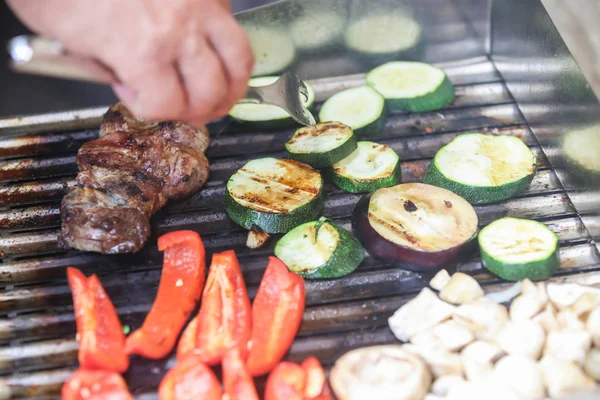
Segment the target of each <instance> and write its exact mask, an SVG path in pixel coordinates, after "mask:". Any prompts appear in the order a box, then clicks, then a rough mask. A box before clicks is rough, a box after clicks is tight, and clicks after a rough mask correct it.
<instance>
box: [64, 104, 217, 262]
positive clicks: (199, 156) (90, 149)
mask: <svg viewBox="0 0 600 400" xmlns="http://www.w3.org/2000/svg"><path fill="white" fill-rule="evenodd" d="M208 143H209V136H208V131H207V130H206V128H193V127H191V126H190V125H187V124H184V123H181V122H172V121H167V122H148V121H144V120H141V119H138V118H136V117H134V116H133V115H132V114H131V112H130V111H129V110H128V109H127V108H125V106H123V105H122V104H121V103H117V104H116V105H114V106H112V107H111V108H110V109H109V110H108V111H107V112H106V114H105V115H104V118H103V120H102V125H101V127H100V138H99V139H96V140H93V141H91V142H88V143H85V144H84V145H83V146H81V148H80V149H79V152H78V153H77V165H78V166H79V170H80V172H79V174H78V175H77V180H76V182H77V184H76V186H74V187H73V188H72V189H70V190H69V192H68V193H67V195H66V196H65V197H64V198H63V201H62V204H61V216H62V243H63V245H64V246H67V247H72V248H75V249H79V250H88V251H97V252H100V253H106V254H117V253H132V252H136V251H138V250H139V249H141V248H142V246H143V245H144V243H145V242H146V240H147V239H148V237H149V235H150V217H151V216H152V215H153V214H154V213H156V212H157V211H158V210H159V209H160V208H161V207H163V206H164V205H165V204H166V203H167V201H168V200H170V199H176V198H181V197H185V196H188V195H190V194H191V193H194V192H195V191H197V190H198V189H200V187H201V186H202V185H204V183H205V182H206V179H207V178H208V161H207V159H206V157H205V156H204V151H205V150H206V148H207V147H208Z"/></svg>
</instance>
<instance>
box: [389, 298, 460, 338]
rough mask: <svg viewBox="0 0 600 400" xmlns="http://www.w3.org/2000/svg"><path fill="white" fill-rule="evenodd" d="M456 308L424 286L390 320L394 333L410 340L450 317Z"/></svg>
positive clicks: (398, 336)
mask: <svg viewBox="0 0 600 400" xmlns="http://www.w3.org/2000/svg"><path fill="white" fill-rule="evenodd" d="M454 309H455V307H454V306H452V305H450V304H448V303H446V302H444V301H442V300H440V299H439V298H438V297H437V295H436V294H435V293H434V292H433V291H432V290H431V289H428V288H424V289H423V290H421V293H419V295H418V296H417V297H415V298H414V299H412V300H411V301H409V302H408V303H406V304H405V305H403V306H402V307H400V308H399V309H398V310H397V311H396V312H395V313H394V315H392V316H391V317H390V318H389V320H388V322H389V324H390V329H391V330H392V332H393V333H394V335H395V336H396V337H397V338H398V339H399V340H402V341H403V342H408V341H409V340H410V338H411V337H412V336H413V335H415V334H417V333H419V332H422V331H424V330H426V329H429V328H432V327H434V326H435V325H437V324H439V323H440V322H442V321H445V320H447V319H449V318H450V317H451V316H452V314H453V312H454Z"/></svg>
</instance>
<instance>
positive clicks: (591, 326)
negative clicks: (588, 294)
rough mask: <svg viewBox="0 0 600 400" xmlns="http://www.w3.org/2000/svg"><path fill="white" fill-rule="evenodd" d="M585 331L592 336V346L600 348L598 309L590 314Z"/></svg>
mask: <svg viewBox="0 0 600 400" xmlns="http://www.w3.org/2000/svg"><path fill="white" fill-rule="evenodd" d="M585 329H586V330H587V331H588V332H589V333H590V334H591V335H592V341H593V342H594V346H596V347H599V348H600V307H596V308H595V309H594V310H593V311H592V312H591V313H590V316H589V317H588V320H587V323H586V326H585Z"/></svg>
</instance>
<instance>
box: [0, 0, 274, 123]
mask: <svg viewBox="0 0 600 400" xmlns="http://www.w3.org/2000/svg"><path fill="white" fill-rule="evenodd" d="M274 2H275V0H232V7H233V10H234V12H239V11H243V10H247V9H249V8H253V7H257V6H261V5H265V4H269V3H274ZM26 33H29V31H28V30H27V28H25V27H24V26H23V25H22V24H21V23H20V22H19V21H18V20H17V19H16V18H15V16H14V15H13V13H12V12H11V11H10V9H9V8H8V6H7V5H6V3H4V1H2V0H0V43H1V45H0V48H1V49H2V52H1V55H0V116H7V115H16V114H32V113H40V112H48V111H57V110H65V109H73V108H83V107H89V106H99V105H106V104H110V103H112V102H114V101H115V97H114V95H113V94H112V91H111V90H110V89H109V88H107V87H103V86H99V85H94V84H87V83H78V82H70V81H62V80H58V79H50V78H41V77H36V76H27V75H17V74H13V73H11V72H10V71H9V70H8V67H7V63H8V61H7V60H8V56H7V53H6V51H5V50H4V47H5V43H6V42H7V41H8V39H9V38H11V37H13V36H18V35H22V34H26Z"/></svg>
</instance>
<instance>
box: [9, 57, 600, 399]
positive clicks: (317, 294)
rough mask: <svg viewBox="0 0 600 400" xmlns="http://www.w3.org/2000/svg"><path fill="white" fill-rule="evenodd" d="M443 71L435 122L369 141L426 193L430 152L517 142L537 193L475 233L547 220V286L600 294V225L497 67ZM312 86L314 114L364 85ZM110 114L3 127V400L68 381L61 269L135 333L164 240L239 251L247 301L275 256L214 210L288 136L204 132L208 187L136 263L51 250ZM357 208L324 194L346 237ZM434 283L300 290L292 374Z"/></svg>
mask: <svg viewBox="0 0 600 400" xmlns="http://www.w3.org/2000/svg"><path fill="white" fill-rule="evenodd" d="M438 65H439V66H441V67H443V68H444V69H445V70H446V71H447V73H448V75H449V77H450V79H451V80H452V82H453V83H454V85H455V87H456V92H457V98H456V100H455V101H454V102H453V104H452V105H451V106H449V107H447V108H446V109H444V110H440V111H439V112H432V113H424V114H407V113H392V114H391V115H389V116H388V118H387V121H386V125H385V129H384V130H383V132H381V133H379V134H377V135H375V136H373V137H372V140H374V141H377V142H380V143H384V144H387V145H389V146H390V147H392V148H393V149H394V150H395V151H397V152H398V153H399V155H400V159H401V162H402V182H415V181H420V180H421V179H422V177H423V174H424V172H425V171H426V169H427V167H428V165H429V163H430V161H431V158H432V157H433V155H434V154H435V152H436V151H437V150H438V149H439V148H440V147H441V146H443V145H444V144H446V143H448V142H449V141H450V140H451V139H453V138H454V137H456V136H457V135H459V134H461V133H464V132H469V131H479V132H488V133H494V134H508V135H515V136H518V137H520V138H522V139H523V140H524V141H525V143H527V144H528V145H529V146H530V147H531V148H532V150H533V151H534V152H535V154H536V155H537V156H538V160H539V170H538V172H537V174H536V176H535V178H534V180H533V183H532V184H531V186H530V188H529V189H528V190H527V191H526V192H525V193H523V194H521V195H519V196H516V197H515V198H513V199H510V200H508V201H504V202H500V203H495V204H489V205H482V206H476V207H475V208H476V211H477V214H478V216H479V218H480V225H481V226H483V225H486V224H488V223H490V222H491V221H493V220H495V219H497V218H500V217H503V216H506V215H510V216H514V217H522V218H531V219H536V220H538V221H542V222H544V223H545V224H547V225H548V226H549V227H550V229H552V230H553V231H554V232H555V233H556V234H557V235H558V237H559V239H560V246H561V250H560V257H561V270H560V271H559V273H557V274H556V275H555V276H554V277H553V278H551V281H556V282H558V281H560V282H576V283H582V284H591V285H597V284H600V274H599V273H598V271H599V270H600V254H599V253H598V249H597V247H596V246H595V245H594V243H593V241H592V236H590V233H589V231H588V229H586V226H588V227H589V226H599V225H600V218H599V217H598V216H597V215H585V216H584V217H583V218H584V219H586V224H584V222H583V220H582V217H580V215H579V213H578V210H577V209H576V207H575V206H574V204H573V202H572V198H571V194H570V193H569V192H568V191H567V190H565V187H564V185H563V183H562V182H563V180H561V174H562V172H561V171H560V169H558V170H557V169H553V168H552V165H551V162H550V160H549V158H552V157H547V155H548V154H547V151H546V150H547V148H543V147H542V146H541V145H540V142H539V141H538V137H536V135H534V132H533V131H532V128H531V126H530V125H529V124H528V123H527V121H526V119H525V118H524V116H523V114H522V112H521V105H520V104H519V103H517V101H515V98H514V97H513V95H512V94H511V92H510V91H509V88H508V86H507V83H506V82H505V81H504V80H503V78H502V76H501V75H500V73H499V72H498V70H497V69H496V66H495V63H494V61H493V59H492V58H491V57H488V56H480V57H474V58H473V57H470V58H464V59H461V60H459V61H454V62H447V63H441V64H438ZM310 83H311V84H312V85H313V87H314V88H315V90H316V93H317V99H316V100H317V102H322V101H323V100H324V99H326V98H328V97H329V96H330V95H331V94H333V93H335V92H337V91H339V90H342V89H344V88H347V87H352V86H357V85H360V84H363V83H364V74H355V75H346V76H339V77H335V78H323V79H316V80H313V81H310ZM317 107H318V106H317ZM105 110H106V107H99V108H94V109H87V110H81V111H73V112H64V113H58V114H48V115H38V116H30V117H24V118H19V119H5V120H0V158H1V159H0V179H1V180H2V184H1V185H0V207H1V208H0V229H1V233H0V251H1V252H2V262H1V263H0V286H2V289H0V315H1V317H0V397H2V394H3V393H7V394H10V395H12V396H13V397H28V398H33V397H36V398H47V397H53V396H56V395H57V393H59V390H60V387H61V385H62V382H64V380H65V379H66V378H68V376H69V375H70V374H71V372H72V371H73V370H74V369H75V368H76V366H77V343H76V341H75V337H74V335H75V324H74V316H73V312H72V305H71V297H70V291H69V288H68V286H67V283H66V279H65V267H66V266H69V265H72V266H75V267H78V268H80V269H82V270H83V272H84V273H86V274H90V273H96V274H98V276H99V277H100V279H101V281H102V283H103V285H104V286H105V288H106V291H107V292H108V294H109V295H110V297H111V299H112V300H113V302H114V303H115V306H116V308H117V310H118V312H119V316H120V317H121V320H122V322H123V324H127V325H130V326H131V327H132V328H136V327H139V326H140V325H141V323H142V321H143V319H144V317H145V315H146V313H147V311H148V310H149V308H150V306H151V304H152V301H153V300H154V296H155V294H156V290H157V287H158V282H159V279H160V269H161V263H162V258H161V255H160V253H159V252H158V251H157V249H156V246H155V243H156V237H157V236H158V235H159V234H161V233H163V232H166V231H170V230H176V229H194V230H197V231H198V232H200V233H201V234H202V236H203V239H204V241H205V245H206V248H207V253H208V256H209V257H210V254H211V253H213V252H218V251H222V250H225V249H231V248H233V249H234V250H236V252H237V254H238V256H239V258H240V263H241V266H242V269H243V273H244V278H245V280H246V282H247V285H248V289H249V294H250V296H251V297H253V296H254V294H255V292H256V289H257V286H258V283H259V282H260V278H261V276H262V273H263V271H264V267H265V266H266V262H267V258H266V257H267V255H269V254H272V246H273V243H274V242H275V240H273V239H272V240H271V241H270V242H269V245H268V246H267V247H265V248H263V249H259V250H254V251H251V250H249V249H247V248H245V247H244V243H245V239H246V232H245V231H244V230H243V229H242V228H240V227H238V226H237V225H235V224H233V223H232V222H231V221H230V220H229V219H228V218H227V217H226V215H225V214H224V212H223V208H222V205H221V199H222V195H223V193H224V182H225V181H226V179H227V178H228V177H229V176H230V175H231V174H232V173H233V172H234V171H235V170H236V169H238V168H239V167H241V166H242V165H243V164H244V163H245V162H247V161H248V160H249V159H253V158H259V157H266V156H273V157H284V156H285V153H284V146H283V144H284V142H285V141H286V140H287V139H288V138H289V136H290V135H291V134H292V132H293V128H290V129H286V130H279V131H256V130H253V129H251V128H249V127H247V126H244V125H241V124H235V123H234V124H229V122H228V121H219V122H217V123H216V124H214V125H213V126H212V127H211V132H212V133H213V136H212V137H213V139H212V143H211V146H210V147H209V149H208V151H207V156H208V157H209V160H210V161H211V170H210V178H209V181H208V183H207V184H206V186H205V187H204V188H202V189H201V190H200V191H199V192H198V193H197V194H195V195H194V196H191V197H190V198H188V199H185V200H182V201H180V202H177V203H171V204H169V205H168V206H167V207H166V208H165V209H164V210H162V211H161V212H159V214H157V215H156V216H155V217H154V218H153V220H152V221H153V236H152V238H151V239H150V240H149V242H148V245H147V246H146V247H145V248H144V249H143V250H142V251H141V252H140V253H138V254H135V255H122V256H103V255H99V254H92V253H83V252H79V251H63V250H61V249H59V248H58V247H57V232H58V229H59V227H60V214H59V211H58V205H59V202H60V199H61V197H62V195H63V194H64V193H65V191H66V189H67V188H68V187H69V186H70V185H72V184H73V178H74V175H75V173H76V171H77V169H76V165H75V163H74V162H75V154H76V150H77V148H78V147H79V146H80V145H81V144H82V143H83V142H85V141H86V140H90V139H93V138H94V137H95V136H96V135H97V130H98V129H97V128H98V124H99V121H100V118H101V115H102V114H103V112H104V111H105ZM317 110H318V108H317ZM215 132H218V134H215ZM536 133H537V132H536ZM538 136H539V135H538ZM359 198H360V195H354V194H350V193H345V192H343V191H341V190H339V189H337V188H335V187H333V186H332V185H331V183H327V184H326V201H325V209H324V211H323V214H324V215H326V216H328V217H330V218H332V219H333V220H335V221H336V222H338V223H340V224H341V225H342V226H344V227H345V228H347V229H350V223H349V216H350V214H351V212H352V209H353V207H354V205H355V204H356V202H357V201H358V199H359ZM594 224H595V225H594ZM458 270H459V271H462V272H466V273H469V274H471V275H473V276H474V277H476V279H477V280H478V281H479V282H480V283H481V284H482V285H483V286H484V288H485V290H486V291H488V292H493V291H498V290H502V289H504V288H506V287H507V286H508V285H510V284H509V283H506V282H504V281H502V280H500V279H498V278H496V277H494V276H492V275H491V274H489V273H487V272H486V271H485V270H484V269H483V268H482V266H481V263H480V261H479V258H478V255H477V254H475V255H474V256H473V257H472V258H471V259H470V260H469V261H467V262H466V263H464V264H461V265H459V266H458ZM430 278H431V277H430V276H428V275H426V274H418V273H413V272H408V271H404V270H402V269H398V268H394V267H392V266H390V265H387V264H385V263H382V262H380V261H378V260H375V259H373V258H372V257H369V256H367V257H366V258H365V261H364V262H363V264H362V265H361V266H360V267H359V268H358V269H357V271H356V272H354V273H353V274H351V275H349V276H346V277H343V278H340V279H335V280H323V281H307V299H306V304H307V308H306V311H305V315H304V321H303V324H302V327H301V331H300V333H299V336H298V338H297V340H296V341H295V343H294V344H293V346H292V349H291V351H290V353H289V355H288V358H289V359H291V360H295V361H300V360H302V359H304V358H306V357H307V356H309V355H318V357H319V358H320V360H321V361H322V362H323V363H324V364H325V365H326V366H330V365H331V364H332V363H333V361H335V359H337V358H338V357H339V356H340V355H341V354H343V353H344V352H345V351H347V350H348V349H351V348H355V347H361V346H366V345H371V344H381V343H393V342H396V340H395V338H394V337H393V335H392V333H391V331H390V330H389V328H388V327H387V318H388V317H389V316H390V315H391V314H392V313H393V312H394V311H395V310H396V309H397V308H398V307H400V306H401V305H402V304H404V303H405V302H406V301H408V300H409V299H410V298H412V297H414V295H415V294H416V293H418V292H419V291H420V290H421V289H422V288H423V287H425V286H427V284H428V281H429V279H430ZM173 361H174V356H171V357H169V358H167V359H165V360H159V361H150V360H142V359H139V358H134V359H133V360H132V364H131V368H130V370H129V371H128V373H127V374H126V378H127V380H128V383H129V385H130V388H131V390H132V392H133V393H134V394H136V396H138V397H139V398H154V397H155V393H154V391H155V389H156V387H157V385H158V383H159V382H160V379H161V377H162V375H163V374H164V373H165V372H166V370H167V369H168V368H169V367H170V366H171V365H172V363H173Z"/></svg>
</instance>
